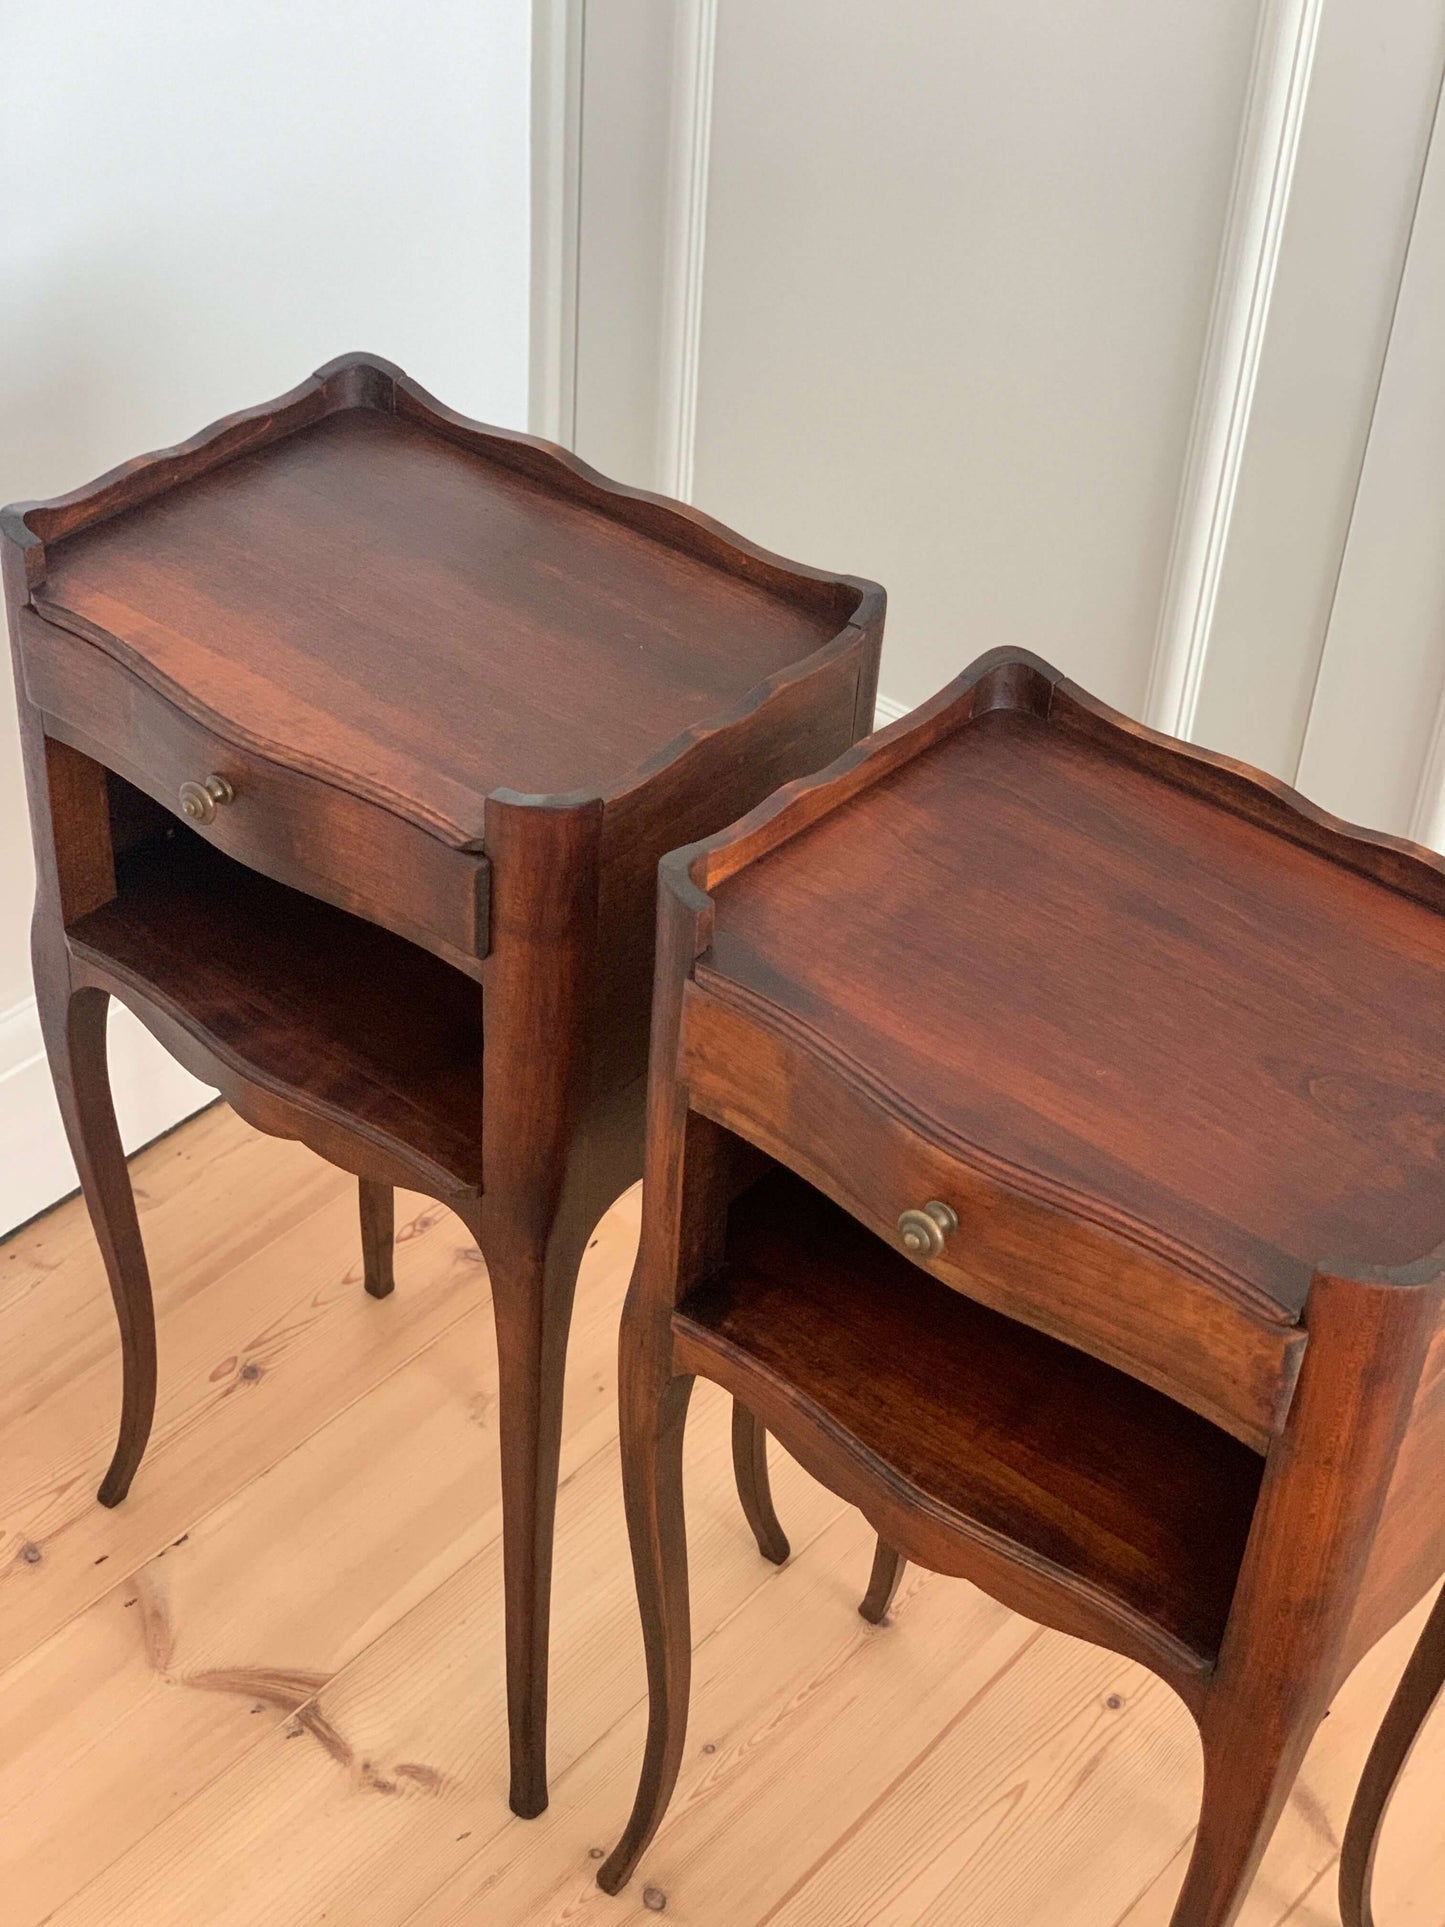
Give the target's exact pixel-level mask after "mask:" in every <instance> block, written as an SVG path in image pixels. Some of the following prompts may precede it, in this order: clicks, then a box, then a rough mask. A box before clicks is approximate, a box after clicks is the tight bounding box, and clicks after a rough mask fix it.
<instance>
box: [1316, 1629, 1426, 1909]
mask: <svg viewBox="0 0 1445 1927" xmlns="http://www.w3.org/2000/svg"><path fill="white" fill-rule="evenodd" d="M1442 1688H1445V1592H1442V1593H1441V1594H1440V1597H1439V1598H1438V1599H1437V1600H1436V1601H1435V1607H1434V1610H1433V1611H1432V1613H1431V1614H1430V1617H1429V1619H1427V1620H1426V1622H1425V1630H1424V1632H1422V1633H1421V1635H1420V1639H1419V1643H1418V1644H1417V1645H1416V1647H1415V1650H1414V1652H1413V1653H1412V1654H1411V1655H1410V1663H1409V1665H1408V1666H1407V1667H1406V1668H1405V1671H1404V1673H1403V1675H1402V1676H1401V1679H1400V1684H1399V1685H1398V1686H1397V1687H1396V1689H1395V1697H1394V1698H1393V1699H1392V1700H1391V1701H1390V1710H1389V1711H1388V1712H1387V1713H1386V1715H1385V1718H1384V1722H1383V1724H1382V1725H1381V1727H1380V1730H1379V1732H1378V1733H1377V1734H1376V1735H1375V1744H1374V1745H1373V1746H1372V1747H1371V1749H1370V1757H1369V1759H1368V1760H1367V1761H1366V1762H1365V1771H1364V1773H1363V1775H1362V1776H1361V1779H1360V1785H1359V1791H1358V1792H1357V1793H1356V1794H1355V1804H1354V1806H1353V1807H1352V1808H1351V1809H1350V1822H1349V1825H1348V1826H1347V1827H1346V1829H1345V1844H1344V1846H1343V1848H1342V1849H1341V1851H1340V1919H1341V1920H1342V1921H1343V1922H1344V1927H1373V1922H1374V1918H1375V1916H1374V1912H1373V1910H1372V1908H1371V1905H1370V1883H1371V1879H1372V1877H1373V1874H1374V1869H1375V1850H1376V1848H1377V1847H1378V1845H1379V1842H1380V1829H1381V1827H1382V1826H1383V1824H1384V1820H1385V1814H1386V1812H1387V1811H1388V1810H1389V1805H1390V1799H1391V1796H1392V1795H1393V1793H1394V1791H1395V1788H1396V1786H1397V1785H1398V1783H1399V1779H1400V1775H1401V1774H1402V1773H1403V1772H1404V1770H1405V1763H1406V1761H1407V1760H1408V1759H1409V1757H1410V1752H1411V1749H1412V1748H1413V1746H1414V1744H1415V1741H1416V1740H1417V1738H1418V1737H1419V1734H1420V1729H1421V1727H1422V1726H1423V1725H1424V1724H1425V1721H1426V1720H1427V1719H1428V1717H1429V1715H1430V1709H1431V1708H1432V1707H1433V1706H1434V1704H1435V1702H1436V1701H1437V1700H1438V1699H1439V1697H1440V1693H1441V1689H1442Z"/></svg>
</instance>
